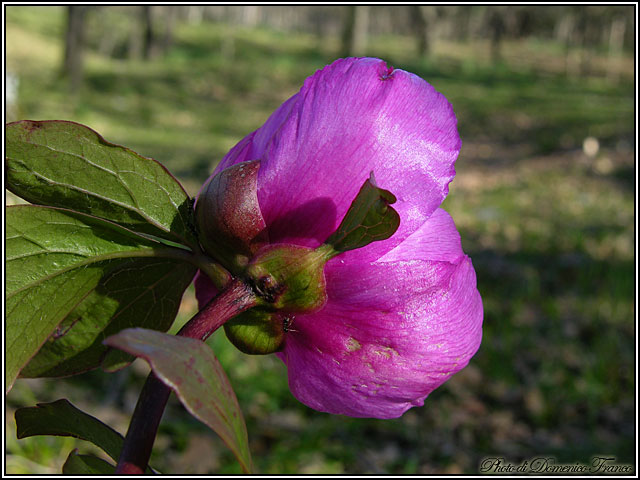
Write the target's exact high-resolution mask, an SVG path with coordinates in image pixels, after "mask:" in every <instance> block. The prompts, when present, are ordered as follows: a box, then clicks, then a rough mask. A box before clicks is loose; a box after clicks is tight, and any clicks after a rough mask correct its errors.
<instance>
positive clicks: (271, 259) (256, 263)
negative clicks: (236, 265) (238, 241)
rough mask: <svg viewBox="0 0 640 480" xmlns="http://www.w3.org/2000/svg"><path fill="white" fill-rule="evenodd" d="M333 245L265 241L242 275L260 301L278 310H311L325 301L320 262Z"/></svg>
mask: <svg viewBox="0 0 640 480" xmlns="http://www.w3.org/2000/svg"><path fill="white" fill-rule="evenodd" d="M331 253H333V249H332V248H331V247H329V246H326V245H323V246H321V247H320V248H318V249H315V250H313V249H311V248H307V247H301V246H297V245H284V244H281V245H269V246H268V247H265V248H263V249H262V250H261V251H260V252H259V253H258V254H257V255H256V256H255V257H254V258H253V259H252V260H251V262H250V263H249V266H248V267H247V271H246V276H247V277H248V280H249V282H250V283H251V284H252V285H253V287H254V289H255V291H256V293H257V294H258V296H260V298H262V299H263V301H264V302H265V303H266V304H267V305H269V306H271V307H272V308H274V309H277V310H280V311H282V312H306V313H310V312H314V311H317V310H318V309H320V308H321V307H322V306H323V305H324V304H325V302H326V301H327V293H326V282H325V279H324V264H325V263H326V262H327V260H328V259H329V258H331Z"/></svg>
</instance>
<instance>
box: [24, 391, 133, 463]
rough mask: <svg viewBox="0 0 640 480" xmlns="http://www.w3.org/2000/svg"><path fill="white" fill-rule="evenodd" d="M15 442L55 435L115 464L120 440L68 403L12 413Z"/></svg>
mask: <svg viewBox="0 0 640 480" xmlns="http://www.w3.org/2000/svg"><path fill="white" fill-rule="evenodd" d="M16 426H17V436H18V438H26V437H32V436H34V435H57V436H64V437H75V438H79V439H81V440H86V441H88V442H91V443H93V444H94V445H96V446H97V447H100V448H101V449H102V450H104V451H105V453H106V454H107V455H109V456H110V457H111V458H113V459H114V460H116V461H117V460H118V457H119V456H120V450H122V443H123V442H124V438H123V437H122V435H120V434H119V433H118V432H116V431H115V430H114V429H113V428H111V427H110V426H108V425H105V424H104V423H102V422H101V421H100V420H98V419H97V418H95V417H92V416H91V415H89V414H87V413H84V412H83V411H81V410H78V409H77V408H76V407H75V406H73V405H72V404H71V403H70V402H69V401H68V400H66V399H61V400H56V401H55V402H52V403H39V404H38V405H37V406H36V407H25V408H19V409H18V410H16Z"/></svg>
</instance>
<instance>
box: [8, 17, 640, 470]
mask: <svg viewBox="0 0 640 480" xmlns="http://www.w3.org/2000/svg"><path fill="white" fill-rule="evenodd" d="M4 8H5V26H6V78H5V82H6V83H5V100H6V117H7V118H6V120H7V121H13V120H17V119H32V120H44V119H67V120H73V121H76V122H80V123H83V124H86V125H88V126H90V127H91V128H93V129H95V130H96V131H98V132H99V133H101V134H102V135H103V136H104V137H105V138H106V139H107V140H109V141H111V142H114V143H118V144H121V145H126V146H128V147H130V148H132V149H134V150H135V151H137V152H139V153H140V154H142V155H145V156H148V157H153V158H155V159H156V160H158V161H160V162H161V163H163V164H164V165H166V166H167V167H168V168H169V170H170V171H171V172H173V173H174V174H176V175H177V177H178V178H179V179H180V181H181V182H183V184H184V185H185V186H186V188H187V189H188V191H189V192H190V193H191V194H195V193H196V192H197V191H198V188H199V186H200V185H201V183H202V182H203V181H204V180H205V179H206V177H207V176H208V175H209V173H210V172H211V171H212V170H213V168H214V167H215V165H216V163H217V162H218V161H219V160H220V159H221V158H222V157H223V156H224V154H225V153H226V152H227V151H228V150H229V149H230V148H231V147H232V146H233V145H234V144H235V143H236V142H238V141H239V140H240V139H241V138H243V137H244V136H245V135H246V134H248V133H249V132H251V131H253V130H254V129H256V128H258V127H259V126H260V125H261V124H262V123H263V122H264V121H265V120H266V119H267V117H268V115H269V114H270V113H271V112H272V111H273V110H274V109H275V108H276V107H277V106H278V105H279V104H280V103H282V102H283V101H284V100H286V99H287V98H288V97H289V96H291V95H292V94H294V93H295V92H296V91H297V90H298V89H299V88H300V86H301V85H302V82H303V81H304V79H305V78H306V77H308V76H309V75H311V74H313V73H314V72H315V71H316V70H317V69H319V68H322V67H323V66H324V65H325V64H327V63H330V62H332V61H333V60H334V59H335V58H337V57H340V56H346V55H358V56H359V55H368V56H377V57H380V58H383V59H385V60H386V61H387V62H388V63H389V64H390V65H393V66H394V67H395V68H401V69H404V70H408V71H411V72H414V73H416V74H418V75H420V76H421V77H423V78H424V79H426V80H427V81H428V82H430V83H431V84H433V85H434V86H435V88H436V89H437V90H439V91H440V92H442V93H444V94H445V95H446V96H447V98H448V99H449V101H450V102H451V103H452V105H453V107H454V110H455V112H456V114H457V116H458V120H459V129H460V133H461V136H462V140H463V146H462V151H461V152H460V156H459V159H458V163H457V165H456V170H457V171H458V172H459V173H458V175H457V176H456V178H455V180H454V181H453V183H452V184H451V193H450V195H449V197H448V198H447V200H446V201H445V204H444V208H446V209H447V210H448V211H449V212H450V213H451V214H452V216H453V218H454V219H455V221H456V224H457V226H458V229H459V230H460V232H461V235H462V243H463V247H464V250H465V252H466V253H468V254H469V255H470V256H471V258H472V259H473V262H474V266H475V268H476V271H477V275H478V288H479V290H480V292H481V294H482V296H483V300H484V305H485V323H484V339H483V343H482V345H481V347H480V350H479V351H478V353H477V355H476V356H475V357H474V358H473V359H472V361H471V363H470V365H469V366H468V367H467V368H466V369H464V370H463V371H462V372H460V373H459V374H457V375H456V376H455V377H453V379H452V380H450V381H449V382H448V383H446V384H445V385H444V386H443V387H441V388H440V389H438V390H437V391H435V392H434V393H433V394H432V395H431V396H430V397H429V398H428V399H427V400H426V402H425V406H424V407H422V408H414V409H412V410H410V411H408V412H407V413H406V414H405V415H404V416H403V417H402V418H399V419H397V420H384V421H383V420H375V419H351V418H346V417H340V416H331V415H327V414H323V413H319V412H315V411H312V410H310V409H308V408H306V407H305V406H303V405H301V404H300V403H299V402H297V401H296V400H295V398H293V396H292V395H291V393H290V392H289V390H288V387H287V380H286V371H285V368H284V366H283V365H282V363H281V362H280V361H279V360H278V359H276V358H275V357H274V356H268V357H252V356H247V355H244V354H242V353H240V352H238V351H236V350H235V349H234V348H233V347H231V345H230V344H229V342H228V341H227V340H226V338H225V336H224V333H222V332H218V333H216V334H215V335H214V336H213V337H212V339H211V340H209V343H210V345H211V346H212V348H213V349H214V351H215V353H216V355H217V356H218V357H219V359H220V361H221V363H222V364H223V366H224V367H225V369H226V371H227V373H228V375H229V377H230V379H231V382H232V384H233V385H234V387H235V388H236V392H237V395H238V397H239V401H240V405H241V406H242V408H243V411H244V414H245V416H246V419H247V424H248V430H249V439H250V445H251V449H252V452H253V455H254V461H255V464H256V467H257V469H258V471H259V472H262V473H348V474H358V473H373V474H381V473H397V474H414V473H415V474H430V473H469V474H473V473H477V471H478V465H479V462H480V461H481V459H482V458H484V457H487V456H499V457H504V458H506V459H507V461H512V462H520V461H523V460H525V459H531V458H533V457H538V456H549V457H550V456H553V457H555V458H556V459H557V461H558V463H569V464H574V463H576V462H580V463H589V462H590V459H591V457H592V456H593V455H597V454H604V455H608V456H614V457H615V458H616V459H617V461H618V462H619V463H627V464H633V465H635V458H636V452H635V448H634V447H635V438H636V430H635V428H636V425H637V423H636V416H635V415H636V413H635V412H636V409H635V398H634V391H635V379H636V372H635V348H636V347H635V345H636V342H635V333H636V331H635V326H634V313H635V309H634V308H635V304H634V292H635V276H634V265H635V264H634V261H635V257H634V247H635V228H634V192H635V185H636V179H637V177H636V170H635V167H636V165H635V160H634V159H635V148H636V145H635V133H636V130H635V123H634V122H635V114H634V100H635V96H634V71H635V63H634V61H635V59H634V47H635V46H636V42H637V36H636V34H637V32H636V25H635V17H636V12H635V8H636V6H634V5H627V6H581V5H572V6H550V5H521V6H501V5H498V6H438V7H434V6H203V5H200V6H150V5H145V6H90V7H84V6H67V7H65V6H29V7H27V6H5V7H4ZM6 198H7V203H9V204H11V203H14V202H18V201H19V200H18V199H16V198H15V197H13V196H11V195H10V194H7V197H6ZM195 309H196V304H195V300H194V296H193V292H192V291H191V290H189V291H188V292H187V294H186V295H185V298H184V301H183V305H182V307H181V311H180V315H179V318H178V322H177V324H176V326H175V328H173V329H172V330H173V331H175V330H177V328H178V326H179V325H180V324H181V323H183V322H184V321H186V319H188V318H189V317H190V316H191V315H192V314H193V313H194V312H195ZM147 371H148V368H147V367H146V365H145V364H144V363H143V362H139V361H137V362H135V363H134V364H133V366H132V367H131V368H128V369H125V370H123V371H121V372H118V373H116V374H106V373H103V372H101V371H96V372H90V373H87V374H84V375H80V376H77V377H72V378H66V379H60V380H51V379H38V380H20V381H18V382H16V385H15V387H14V388H13V390H12V391H11V392H10V394H9V395H8V396H7V408H6V427H7V433H6V452H5V453H6V473H40V474H49V473H51V474H53V473H59V472H60V468H61V465H62V463H63V462H64V459H65V458H66V456H67V454H68V453H69V452H70V451H71V450H72V449H73V448H79V449H80V452H81V453H83V452H94V453H97V452H96V451H95V449H94V448H93V447H92V446H90V445H88V444H87V443H84V442H81V441H77V440H75V439H71V438H54V437H33V438H29V439H25V440H17V439H16V437H15V421H14V418H13V414H14V411H15V409H16V408H18V407H21V406H31V405H34V404H35V403H36V402H42V401H52V400H56V399H58V398H63V397H66V398H68V399H69V400H70V401H71V402H72V403H74V404H75V405H77V406H78V407H79V408H81V409H83V410H84V411H86V412H88V413H90V414H92V415H94V416H97V417H98V418H100V419H101V420H103V421H105V422H107V423H109V424H111V425H112V426H113V427H114V428H116V429H117V430H118V431H120V432H121V433H123V434H124V433H125V432H126V429H127V426H128V421H129V417H130V414H131V412H132V411H133V408H134V405H135V402H136V400H137V396H138V394H139V391H140V389H141V387H142V383H143V381H144V377H145V375H146V372H147ZM151 464H152V466H154V467H155V468H156V469H158V470H159V471H161V472H167V473H239V472H240V469H239V467H238V466H237V465H236V464H235V461H234V459H233V457H232V455H231V454H230V452H229V451H228V450H227V449H226V448H225V447H224V445H223V444H222V442H221V441H220V440H219V438H218V437H217V436H216V435H215V434H214V433H212V432H211V431H209V430H208V429H207V428H206V427H204V426H203V425H201V424H200V423H198V422H197V421H196V420H195V419H193V418H192V417H191V416H190V415H189V414H188V413H187V412H186V411H185V410H184V409H183V408H182V407H181V405H180V404H179V402H178V401H177V400H176V399H175V398H173V397H172V399H171V401H170V403H169V406H168V409H167V411H166V412H165V415H164V419H163V422H162V424H161V427H160V433H159V436H158V438H157V441H156V444H155V449H154V453H153V456H152V462H151Z"/></svg>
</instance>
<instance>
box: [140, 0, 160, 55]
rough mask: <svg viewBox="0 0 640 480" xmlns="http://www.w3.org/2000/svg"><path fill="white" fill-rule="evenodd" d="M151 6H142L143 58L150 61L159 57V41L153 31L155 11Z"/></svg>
mask: <svg viewBox="0 0 640 480" xmlns="http://www.w3.org/2000/svg"><path fill="white" fill-rule="evenodd" d="M152 8H153V7H152V6H151V5H143V6H142V30H143V32H144V33H143V41H142V58H144V59H145V60H150V59H152V58H154V57H156V56H157V55H158V39H157V37H156V34H155V32H154V31H153V11H152Z"/></svg>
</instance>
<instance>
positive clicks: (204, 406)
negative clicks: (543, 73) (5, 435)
mask: <svg viewBox="0 0 640 480" xmlns="http://www.w3.org/2000/svg"><path fill="white" fill-rule="evenodd" d="M460 145H461V142H460V138H459V135H458V132H457V121H456V117H455V114H454V112H453V109H452V107H451V105H450V104H449V102H448V101H447V100H446V98H445V97H444V96H443V95H442V94H440V93H438V92H437V91H436V90H435V89H434V88H433V87H432V86H431V85H429V84H428V83H427V82H426V81H424V80H422V79H421V78H419V77H418V76H416V75H414V74H411V73H409V72H406V71H403V70H398V69H396V70H394V69H393V68H390V67H388V66H387V65H386V63H385V62H383V61H382V60H379V59H374V58H346V59H340V60H337V61H335V62H333V63H332V64H331V65H328V66H326V67H325V68H324V69H322V70H319V71H318V72H316V73H315V74H314V75H312V76H311V77H309V78H308V79H307V80H306V81H305V83H304V85H303V86H302V88H301V90H300V91H299V92H298V93H297V94H295V95H294V96H293V97H291V98H290V99H288V100H287V101H286V102H284V103H283V104H282V105H281V106H280V107H279V108H278V109H277V110H276V111H275V112H274V113H273V114H272V115H271V116H270V117H269V119H268V120H267V121H266V123H265V124H264V125H263V126H262V127H261V128H259V129H258V130H256V131H255V132H253V133H251V134H249V135H248V136H247V137H245V138H244V139H243V140H241V141H240V142H239V143H238V144H237V145H236V146H235V147H234V148H233V149H231V151H230V152H229V153H228V154H227V155H226V156H225V157H224V158H223V159H222V160H221V162H220V163H219V165H218V167H217V168H216V170H215V171H214V172H213V174H212V175H211V177H210V178H209V179H208V180H207V181H206V182H205V184H204V185H203V187H202V188H201V190H200V192H199V194H198V196H197V198H196V199H194V200H195V201H191V200H190V199H189V198H188V196H186V194H185V193H184V190H183V189H182V187H181V186H180V185H179V183H178V182H177V181H176V180H175V179H174V178H173V177H172V176H171V175H170V174H169V173H168V172H167V171H166V170H165V169H164V168H162V167H161V166H160V165H159V164H158V163H157V162H155V161H153V160H150V159H145V158H144V157H140V156H139V155H137V154H135V153H134V152H132V151H130V150H128V149H126V148H124V147H119V146H117V145H113V144H110V143H109V142H106V141H105V140H104V139H102V137H100V136H99V135H98V134H96V133H95V132H93V131H91V130H89V129H88V128H86V127H83V126H80V125H78V124H74V123H72V122H30V121H24V122H17V123H14V124H9V125H8V126H7V172H8V173H7V182H8V187H9V189H10V190H11V191H13V192H14V193H16V194H17V195H19V196H22V197H23V198H25V199H26V200H27V201H29V202H31V203H32V204H34V205H28V206H18V207H9V209H8V214H7V252H8V254H7V277H8V281H7V304H8V312H10V313H9V314H8V319H7V332H8V337H7V338H8V339H7V352H8V353H7V355H8V357H9V360H8V369H7V372H8V373H7V388H11V385H12V384H13V381H14V380H15V379H16V377H17V376H22V377H34V376H45V377H51V376H54V377H55V376H60V375H69V374H74V373H79V372H81V371H85V370H87V369H90V368H96V367H98V366H101V367H102V368H103V369H105V370H107V371H113V370H115V369H118V368H122V367H123V366H126V365H127V364H128V363H129V362H130V361H131V359H132V358H133V357H131V356H130V355H133V356H139V357H142V358H144V359H145V360H147V361H148V362H149V363H150V365H151V367H152V370H153V372H152V374H151V375H150V376H149V378H148V379H147V383H146V384H145V386H144V388H143V391H142V393H141V396H140V399H139V402H138V406H137V407H136V411H135V412H134V415H133V418H132V421H131V424H130V427H129V431H128V432H127V435H126V437H125V438H124V439H123V438H122V437H121V436H119V434H117V433H116V432H113V431H110V432H109V435H111V437H113V438H114V439H115V438H117V442H116V443H117V446H116V447H115V448H114V447H113V446H111V447H110V450H109V451H107V447H105V442H104V441H102V442H101V441H100V440H96V438H102V437H104V436H105V435H107V434H106V433H105V432H107V431H109V430H108V427H106V426H105V425H104V424H102V423H101V422H99V421H98V420H97V419H95V418H93V417H90V416H89V415H87V414H84V413H82V412H80V411H79V410H77V409H75V407H73V406H72V405H71V404H69V403H68V402H66V401H58V402H54V403H53V404H46V405H43V404H41V405H39V406H38V407H31V408H25V409H21V410H18V412H17V413H16V420H17V423H18V435H19V436H21V435H22V436H28V435H31V434H63V435H64V434H68V435H74V436H77V437H80V438H85V439H88V440H90V441H93V442H94V443H96V444H98V445H99V446H102V447H103V448H105V451H107V453H109V454H110V455H111V456H112V458H113V459H114V461H117V465H115V466H114V465H111V464H108V463H106V462H105V464H100V463H99V462H96V459H95V458H92V459H91V460H89V459H88V458H87V457H86V456H80V455H77V453H74V452H72V454H71V455H70V456H69V458H68V459H67V462H66V464H65V468H66V473H78V472H79V471H80V470H79V469H80V468H81V467H80V466H79V465H81V466H82V468H89V467H87V465H90V466H91V467H92V468H94V469H95V471H96V473H114V472H115V473H144V472H145V471H148V468H149V467H148V465H147V463H148V459H149V455H150V452H151V448H152V445H153V440H154V438H155V433H156V430H157V427H158V424H159V421H160V417H161V415H162V412H163V410H164V406H165V404H166V401H167V399H168V396H169V394H170V393H171V391H174V392H175V393H176V395H177V396H178V397H179V398H180V400H181V401H182V403H183V404H184V405H185V407H186V408H187V409H188V410H189V411H190V412H191V413H192V414H193V415H194V416H196V417H197V418H198V419H200V420H201V421H203V422H204V423H205V424H207V425H208V426H210V427H211V428H212V429H214V430H215V431H216V432H217V433H218V434H219V435H220V436H221V438H222V439H223V440H224V441H225V442H226V443H227V445H228V446H229V447H230V448H231V450H232V451H233V452H234V454H235V455H236V457H237V458H238V460H239V462H240V464H241V466H242V467H243V469H244V470H245V471H246V472H250V471H252V469H253V466H252V461H251V456H250V453H249V450H248V440H247V432H246V427H245V426H244V421H243V420H242V414H241V411H240V407H239V405H238V403H237V400H236V398H235V395H234V394H233V389H232V388H231V385H230V384H229V382H228V380H227V378H226V376H225V375H224V372H223V371H222V368H221V367H220V365H219V363H218V362H217V360H216V359H215V357H214V355H213V353H212V352H211V350H210V349H209V348H208V347H207V346H206V344H204V343H203V340H205V339H206V338H207V337H208V336H209V335H211V334H212V333H213V332H214V331H215V330H216V329H217V328H219V327H220V326H224V330H225V332H226V335H227V337H228V338H229V340H230V341H231V342H232V343H233V344H234V345H235V346H236V347H238V348H239V349H240V350H241V351H243V352H245V353H249V354H275V355H277V356H278V357H279V358H280V359H281V360H282V361H283V362H284V363H285V364H286V366H287V372H288V380H289V386H290V389H291V392H292V393H293V395H294V396H295V397H296V398H297V399H298V400H300V401H301V402H302V403H304V404H305V405H307V406H309V407H311V408H313V409H316V410H319V411H323V412H329V413H332V414H341V415H348V416H352V417H375V418H395V417H399V416H401V415H402V414H403V413H404V412H405V411H406V410H408V409H409V408H411V407H414V406H421V405H423V403H424V400H425V398H426V397H427V396H428V395H429V394H430V392H432V391H433V390H434V389H435V388H437V387H438V386H440V385H441V384H442V383H444V382H445V381H446V380H447V379H449V378H450V377H451V376H452V375H453V374H455V373H456V372H458V371H459V370H460V369H462V368H464V367H465V366H466V365H467V363H468V362H469V360H470V359H471V357H472V356H473V355H474V354H475V352H476V351H477V349H478V348H479V345H480V341H481V336H482V318H483V310H482V300H481V297H480V294H479V293H478V290H477V288H476V277H475V272H474V270H473V266H472V263H471V260H470V259H469V257H467V256H466V255H465V254H464V252H463V250H462V248H461V243H460V236H459V234H458V232H457V230H456V227H455V225H454V222H453V220H452V218H451V217H450V216H449V214H448V213H447V212H445V211H444V210H443V209H441V208H440V204H441V203H442V201H443V200H444V198H445V197H446V195H447V193H448V188H449V183H450V182H451V181H452V180H453V177H454V175H455V170H454V163H455V160H456V158H457V156H458V153H459V150H460ZM25 272H26V273H25ZM194 275H195V286H196V296H197V298H198V303H199V312H198V313H197V314H196V315H195V316H194V318H193V319H191V320H190V321H189V322H187V324H186V325H185V326H184V327H183V329H182V330H181V331H180V332H179V333H178V335H177V336H171V335H167V334H164V333H161V332H163V331H166V330H167V329H168V328H169V327H170V325H171V323H172V322H173V319H174V318H175V314H176V311H177V306H178V304H179V300H180V297H181V296H182V293H183V292H184V289H185V288H186V287H187V285H189V283H191V281H192V279H193V278H194ZM60 289H62V293H59V294H58V292H59V291H60ZM54 292H56V300H55V302H54V305H53V307H55V308H51V305H49V308H45V302H46V299H47V295H49V296H51V295H52V294H53V293H54ZM25 335H26V336H27V337H28V340H27V342H26V345H25V344H24V343H25V342H22V339H23V338H25ZM61 412H64V414H63V413H61ZM52 417H56V419H57V420H56V422H58V423H59V425H57V424H56V425H57V427H56V428H52V427H51V423H50V422H49V423H48V424H47V419H51V418H52ZM65 418H66V419H67V420H65ZM70 419H74V421H71V420H70ZM78 425H84V427H83V428H85V429H84V430H83V431H81V432H79V431H78V428H79V427H78ZM54 430H55V431H54ZM95 431H98V432H101V434H102V436H101V435H97V434H95ZM87 432H89V433H87ZM114 442H115V440H114ZM96 465H98V466H96Z"/></svg>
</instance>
